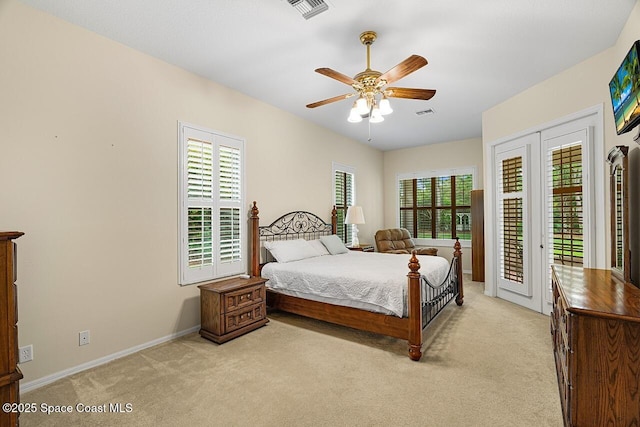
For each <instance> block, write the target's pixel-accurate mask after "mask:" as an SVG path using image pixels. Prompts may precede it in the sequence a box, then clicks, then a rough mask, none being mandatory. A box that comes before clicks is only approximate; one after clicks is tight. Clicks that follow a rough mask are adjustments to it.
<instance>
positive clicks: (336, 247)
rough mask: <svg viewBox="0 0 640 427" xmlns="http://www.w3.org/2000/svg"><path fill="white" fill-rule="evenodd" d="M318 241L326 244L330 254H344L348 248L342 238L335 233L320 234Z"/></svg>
mask: <svg viewBox="0 0 640 427" xmlns="http://www.w3.org/2000/svg"><path fill="white" fill-rule="evenodd" d="M320 241H321V242H322V244H323V245H325V246H326V248H327V250H328V251H329V253H330V254H331V255H338V254H346V253H347V252H349V249H347V247H346V246H345V245H344V243H342V240H340V238H339V237H338V236H337V235H335V234H332V235H330V236H320Z"/></svg>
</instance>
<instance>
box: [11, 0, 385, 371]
mask: <svg viewBox="0 0 640 427" xmlns="http://www.w3.org/2000/svg"><path fill="white" fill-rule="evenodd" d="M0 58H2V66H0V94H1V95H0V117H2V126H0V182H2V184H3V185H2V186H0V200H2V204H1V205H0V228H2V229H4V230H19V231H23V232H25V233H26V234H25V236H23V237H21V238H20V239H19V240H18V243H19V257H18V269H19V273H18V293H19V313H20V316H19V341H20V344H21V345H27V344H33V346H34V347H33V349H34V360H33V361H32V362H29V363H25V364H22V366H21V367H22V369H23V372H24V374H25V380H24V382H26V383H28V382H31V381H34V380H38V379H41V378H43V377H45V378H46V377H47V376H50V375H53V374H55V373H58V372H60V371H63V370H65V369H70V368H73V367H76V366H79V365H81V364H83V363H88V362H90V361H93V360H96V359H99V358H102V357H106V356H108V355H111V354H114V353H116V352H119V351H123V350H126V349H130V348H132V347H135V346H139V345H143V344H145V343H148V342H150V341H152V340H156V339H160V338H162V337H166V336H169V335H171V334H173V333H176V332H180V331H183V330H185V329H188V328H192V327H195V326H197V325H198V324H199V322H200V315H199V314H200V313H199V295H198V288H197V287H195V286H188V287H180V286H178V284H177V276H178V272H177V265H178V261H177V222H178V218H177V194H178V191H177V173H178V172H177V164H178V157H177V153H178V149H177V121H178V120H181V121H185V122H188V123H193V124H198V125H202V126H205V127H209V128H212V129H215V130H218V131H221V132H224V133H229V134H233V135H237V136H240V137H244V138H246V141H247V145H246V155H247V163H246V166H247V195H248V200H249V201H251V200H257V201H258V203H259V204H258V206H259V208H260V211H261V218H262V219H263V221H270V220H273V219H275V218H276V217H278V216H279V215H280V214H282V213H285V212H287V211H289V210H292V209H304V210H308V211H311V212H317V213H319V214H325V217H326V218H327V219H328V218H329V215H330V209H331V203H332V192H331V182H332V181H331V167H332V161H337V162H341V163H344V164H348V165H351V166H354V167H355V168H356V169H357V175H356V183H357V195H358V202H359V203H361V204H362V205H363V207H364V210H365V214H366V219H367V224H366V225H365V226H362V227H361V230H362V235H363V236H366V235H367V233H370V234H372V233H371V231H370V230H374V231H375V230H376V229H377V228H380V227H382V224H383V214H382V206H383V205H382V200H383V194H382V191H381V187H382V168H383V155H382V152H380V151H378V150H375V149H372V148H370V147H367V146H366V145H363V144H360V143H358V142H355V141H352V140H349V139H345V138H344V137H341V136H338V135H336V134H334V133H332V132H329V131H327V130H324V129H322V128H320V127H317V126H316V125H314V124H312V123H309V122H307V121H304V120H301V119H300V118H298V117H295V116H293V115H291V114H288V113H285V112H283V111H280V110H278V109H276V108H274V107H271V106H269V105H267V104H265V103H262V102H259V101H256V100H254V99H251V98H249V97H247V96H244V95H242V94H240V93H238V92H235V91H232V90H230V89H228V88H225V87H222V86H220V85H218V84H216V83H213V82H211V81H208V80H206V79H203V78H201V77H198V76H196V75H193V74H190V73H188V72H186V71H184V70H181V69H179V68H177V67H174V66H172V65H169V64H166V63H164V62H162V61H159V60H157V59H154V58H152V57H150V56H147V55H144V54H142V53H140V52H137V51H135V50H133V49H130V48H128V47H125V46H123V45H121V44H118V43H116V42H113V41H111V40H108V39H105V38H103V37H101V36H98V35H96V34H94V33H91V32H89V31H86V30H84V29H82V28H80V27H76V26H73V25H71V24H68V23H66V22H64V21H61V20H59V19H56V18H54V17H52V16H50V15H47V14H44V13H42V12H40V11H37V10H34V9H32V8H30V7H27V6H25V5H23V4H21V3H18V2H16V1H15V0H2V2H1V3H0ZM318 147H322V149H318ZM247 208H248V206H247ZM86 329H89V330H90V331H91V344H89V345H87V346H83V347H79V346H78V332H79V331H82V330H86Z"/></svg>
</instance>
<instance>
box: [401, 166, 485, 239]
mask: <svg viewBox="0 0 640 427" xmlns="http://www.w3.org/2000/svg"><path fill="white" fill-rule="evenodd" d="M457 175H471V180H472V185H471V190H476V189H477V185H478V167H477V166H466V167H460V168H450V169H433V170H427V171H419V172H408V173H399V174H397V175H396V227H400V205H401V203H400V182H401V181H404V180H410V179H411V180H413V179H430V178H437V177H443V176H457ZM454 189H455V188H454V187H452V191H454ZM471 222H472V223H473V218H471ZM410 232H411V230H410ZM412 238H413V240H414V242H415V243H416V245H421V246H447V247H448V246H451V239H438V238H417V237H412ZM460 244H461V245H462V246H463V247H471V239H460Z"/></svg>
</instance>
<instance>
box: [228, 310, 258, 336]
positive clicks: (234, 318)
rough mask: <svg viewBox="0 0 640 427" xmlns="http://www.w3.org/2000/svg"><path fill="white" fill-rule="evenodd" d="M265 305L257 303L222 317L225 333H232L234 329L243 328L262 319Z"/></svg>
mask: <svg viewBox="0 0 640 427" xmlns="http://www.w3.org/2000/svg"><path fill="white" fill-rule="evenodd" d="M264 316H265V304H264V303H258V304H254V305H252V306H249V307H244V308H242V309H240V310H235V311H233V312H231V313H226V314H225V315H224V329H225V333H229V332H233V331H235V330H236V329H240V328H243V327H245V326H247V325H250V324H252V323H255V322H257V321H259V320H262V319H264Z"/></svg>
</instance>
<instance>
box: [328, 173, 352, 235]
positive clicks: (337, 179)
mask: <svg viewBox="0 0 640 427" xmlns="http://www.w3.org/2000/svg"><path fill="white" fill-rule="evenodd" d="M333 188H334V198H333V204H334V205H335V206H336V216H337V218H336V220H337V224H336V228H337V230H336V234H337V235H338V236H340V238H341V239H342V241H343V242H344V243H345V244H346V245H350V244H351V242H352V241H353V225H351V224H345V223H344V221H345V217H346V215H347V209H348V208H349V206H353V205H354V204H355V202H356V200H355V199H356V197H355V170H354V169H353V168H351V167H348V166H344V165H336V164H334V166H333Z"/></svg>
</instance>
